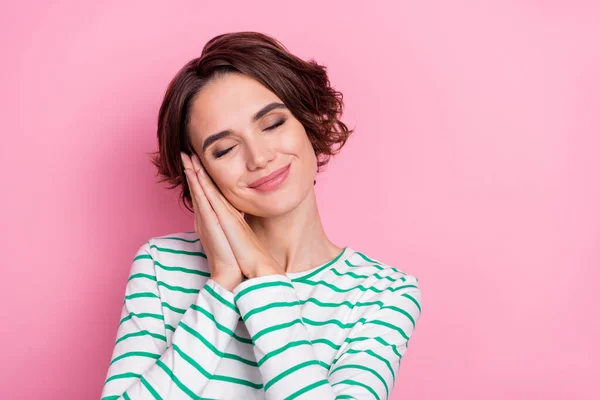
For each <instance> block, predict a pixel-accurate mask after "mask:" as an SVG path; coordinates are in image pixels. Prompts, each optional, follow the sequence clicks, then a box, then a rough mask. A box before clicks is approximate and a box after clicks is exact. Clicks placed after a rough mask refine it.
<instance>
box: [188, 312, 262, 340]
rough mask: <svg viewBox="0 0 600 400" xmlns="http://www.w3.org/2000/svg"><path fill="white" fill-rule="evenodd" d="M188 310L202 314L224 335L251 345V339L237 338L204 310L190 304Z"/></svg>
mask: <svg viewBox="0 0 600 400" xmlns="http://www.w3.org/2000/svg"><path fill="white" fill-rule="evenodd" d="M190 308H191V309H192V310H195V311H198V312H200V313H202V314H204V315H205V316H206V317H207V318H208V319H210V320H211V321H212V322H214V324H215V325H216V327H217V329H219V330H220V331H221V332H225V333H226V334H228V335H229V336H231V337H233V338H234V339H236V340H238V341H240V342H242V343H247V344H252V339H250V338H243V337H241V336H238V335H237V334H236V333H235V332H233V331H232V330H231V329H229V328H227V327H226V326H225V325H223V324H221V323H219V322H218V321H217V320H216V319H215V316H214V315H212V314H211V313H209V312H208V311H206V310H205V309H204V308H202V307H200V306H198V305H196V304H192V305H191V306H190Z"/></svg>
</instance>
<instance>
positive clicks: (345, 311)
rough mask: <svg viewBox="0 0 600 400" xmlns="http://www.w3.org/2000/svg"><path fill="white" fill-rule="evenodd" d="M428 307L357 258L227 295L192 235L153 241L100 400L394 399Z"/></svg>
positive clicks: (385, 271) (393, 276)
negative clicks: (414, 335)
mask: <svg viewBox="0 0 600 400" xmlns="http://www.w3.org/2000/svg"><path fill="white" fill-rule="evenodd" d="M420 303H421V292H420V290H419V286H418V283H417V278H416V277H414V276H412V275H407V274H406V273H405V272H403V271H401V270H399V269H397V268H394V267H392V266H390V265H387V264H385V263H383V262H379V261H377V260H375V259H373V258H370V257H367V256H366V255H365V254H363V253H361V252H358V251H355V250H353V249H351V248H350V247H345V248H344V249H343V251H342V252H341V253H340V254H339V255H338V256H337V257H335V258H334V259H333V260H331V261H329V262H327V263H325V264H323V265H320V266H318V267H315V268H311V269H308V270H305V271H301V272H288V273H286V275H267V276H261V277H256V278H251V279H247V280H245V281H243V282H242V283H241V284H239V285H238V286H237V287H236V288H235V289H233V291H228V290H227V289H225V288H223V287H222V286H220V285H219V284H217V283H216V282H215V281H213V280H212V279H210V273H209V266H208V262H207V259H206V255H205V254H204V249H203V248H202V244H201V243H200V241H199V239H198V236H197V235H196V233H195V232H179V233H174V234H170V235H165V236H161V237H154V238H151V239H150V240H148V242H146V243H144V244H143V245H142V246H141V247H140V248H139V250H138V252H137V253H136V255H135V258H134V259H133V262H132V266H131V273H130V276H129V280H128V281H127V285H126V289H125V300H124V302H123V307H122V312H121V321H120V323H119V326H118V329H117V336H116V343H115V345H114V349H113V353H112V360H111V362H110V365H109V368H108V373H107V377H106V381H105V383H104V386H103V389H102V395H101V396H102V399H103V400H113V399H132V400H135V399H265V398H267V399H296V398H298V399H308V398H311V399H319V400H328V399H387V398H388V396H389V395H390V393H391V392H392V390H393V387H394V383H395V382H396V379H397V376H398V371H399V368H400V360H401V358H402V356H403V355H404V353H405V351H406V349H407V345H408V341H409V338H410V337H411V335H412V333H413V330H414V329H415V323H416V322H417V319H418V318H419V316H420V314H421V305H420Z"/></svg>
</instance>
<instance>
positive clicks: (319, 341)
mask: <svg viewBox="0 0 600 400" xmlns="http://www.w3.org/2000/svg"><path fill="white" fill-rule="evenodd" d="M311 343H312V344H315V343H323V344H326V345H327V346H329V347H331V348H332V349H334V350H339V349H341V348H342V346H340V345H339V344H335V343H333V342H332V341H331V340H328V339H315V340H312V341H311Z"/></svg>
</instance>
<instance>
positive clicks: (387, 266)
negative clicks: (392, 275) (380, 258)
mask: <svg viewBox="0 0 600 400" xmlns="http://www.w3.org/2000/svg"><path fill="white" fill-rule="evenodd" d="M344 262H345V263H346V265H347V266H349V267H353V268H359V267H364V266H365V265H354V264H352V263H351V262H350V261H348V260H345V261H344ZM367 267H373V268H376V269H378V270H380V271H383V270H385V269H390V270H392V271H394V272H398V273H399V274H402V275H404V276H406V272H404V271H400V270H399V269H398V268H394V267H392V266H391V265H386V266H385V267H382V266H381V265H379V264H370V265H367ZM400 280H402V281H403V282H404V281H405V280H406V279H405V278H403V277H402V278H400Z"/></svg>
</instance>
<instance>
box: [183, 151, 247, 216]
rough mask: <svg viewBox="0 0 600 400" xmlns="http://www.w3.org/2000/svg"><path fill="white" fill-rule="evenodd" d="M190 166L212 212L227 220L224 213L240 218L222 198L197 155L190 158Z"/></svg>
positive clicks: (236, 211) (239, 214) (235, 210)
mask: <svg viewBox="0 0 600 400" xmlns="http://www.w3.org/2000/svg"><path fill="white" fill-rule="evenodd" d="M191 159H192V165H193V166H194V170H195V171H196V174H197V176H198V181H199V182H200V185H201V187H202V190H203V191H204V194H205V196H206V198H207V199H208V201H209V202H210V204H211V206H212V208H213V210H215V213H216V214H217V216H219V215H221V216H222V217H223V218H227V215H226V213H227V212H230V213H231V214H236V213H237V214H238V216H241V213H240V212H239V211H238V210H237V209H236V208H235V207H233V205H231V203H229V201H228V200H227V199H226V198H225V196H223V193H221V191H220V190H219V188H218V187H217V186H216V185H215V183H214V182H213V180H212V179H211V178H210V176H208V174H207V173H206V170H205V169H204V168H203V167H202V165H201V163H200V160H199V159H198V156H197V155H193V156H192V157H191Z"/></svg>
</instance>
